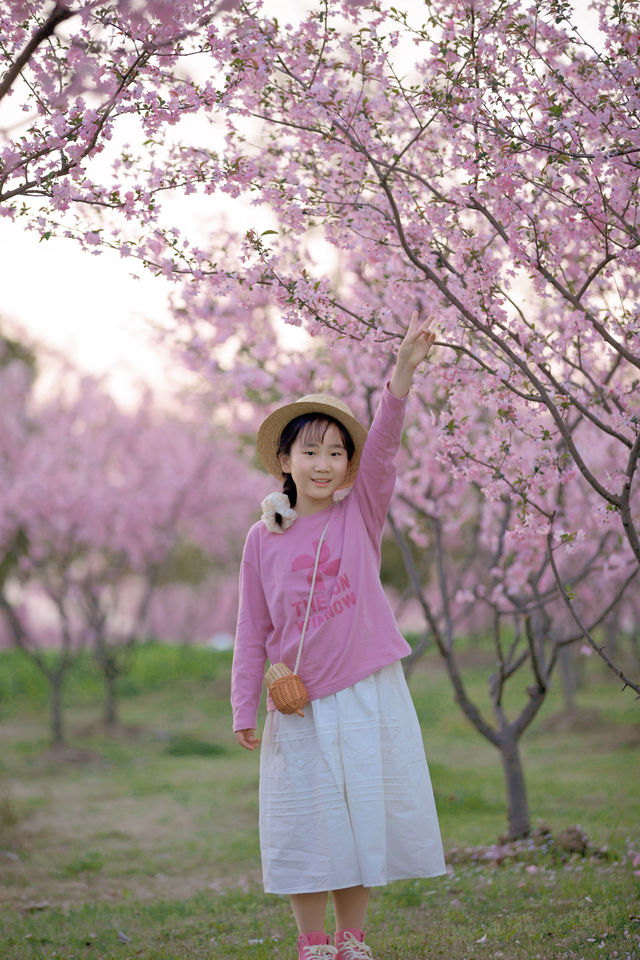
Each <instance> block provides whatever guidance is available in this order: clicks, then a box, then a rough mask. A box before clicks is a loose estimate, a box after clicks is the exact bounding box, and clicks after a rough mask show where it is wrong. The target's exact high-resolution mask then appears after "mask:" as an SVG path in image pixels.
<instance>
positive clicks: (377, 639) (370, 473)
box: [231, 313, 445, 960]
mask: <svg viewBox="0 0 640 960" xmlns="http://www.w3.org/2000/svg"><path fill="white" fill-rule="evenodd" d="M430 323H431V321H427V322H425V323H422V324H421V323H420V322H419V321H418V316H417V314H416V313H414V314H413V315H412V317H411V321H410V323H409V330H408V332H407V335H406V336H405V338H404V340H403V341H402V344H401V345H400V348H399V350H398V355H397V359H396V364H395V368H394V371H393V374H392V377H391V380H390V381H389V382H388V384H387V385H386V386H385V388H384V390H383V394H382V397H381V400H380V404H379V407H378V410H377V412H376V415H375V418H374V420H373V424H372V425H371V429H370V430H369V433H368V435H367V431H366V430H365V428H364V427H363V426H362V425H361V424H360V423H359V422H358V421H357V420H356V419H355V417H354V416H353V415H352V413H351V411H350V410H349V407H348V406H347V405H346V404H344V403H342V402H341V401H339V400H336V399H335V398H334V397H328V396H323V395H312V396H308V397H302V398H301V399H300V400H297V401H296V402H295V403H290V404H287V405H286V406H284V407H281V408H279V409H278V410H276V411H275V412H274V413H272V414H271V415H270V416H269V417H267V419H266V420H265V421H264V423H263V424H262V426H261V427H260V430H259V432H258V453H259V455H260V457H261V459H262V461H263V463H264V464H265V466H266V467H267V469H268V470H269V472H270V473H272V474H273V475H274V476H276V477H277V478H278V479H279V480H284V483H283V493H276V494H271V495H270V496H269V497H266V498H265V500H264V501H263V503H262V506H263V510H264V513H263V515H262V518H261V520H260V521H259V522H258V523H256V524H254V526H253V527H251V529H250V530H249V533H248V535H247V540H246V543H245V547H244V554H243V558H242V566H241V571H240V608H239V614H238V626H237V634H236V642H235V651H234V659H233V672H232V689H231V702H232V706H233V714H234V730H235V732H236V737H237V739H238V743H239V744H240V745H241V746H243V747H245V748H246V749H247V750H255V749H256V747H258V746H259V744H260V740H259V739H258V738H257V737H256V716H257V711H258V703H259V700H260V695H261V689H262V684H263V680H264V669H265V664H266V661H267V660H269V661H271V663H277V662H284V663H286V664H287V665H288V666H289V667H290V668H292V669H293V668H294V665H295V663H296V659H297V658H298V654H299V648H300V640H301V635H302V634H303V628H304V626H305V620H306V621H307V623H306V628H305V633H304V643H303V647H302V651H301V653H300V665H299V668H298V673H299V674H300V676H301V677H302V680H303V681H304V684H305V686H306V688H307V691H308V694H309V698H310V701H311V702H310V703H309V704H307V706H306V707H305V708H304V711H303V713H304V716H300V715H299V714H297V713H293V714H290V715H286V714H283V713H280V712H278V711H277V710H275V709H274V707H273V703H272V701H271V698H268V702H267V707H268V710H267V720H266V724H265V729H264V736H263V745H262V753H261V762H260V846H261V853H262V867H263V877H264V886H265V890H266V891H267V892H270V893H279V894H288V895H289V896H290V898H291V904H292V908H293V913H294V916H295V920H296V923H297V926H298V932H299V937H298V956H299V960H317V958H329V957H333V958H336V960H372V954H371V950H370V948H369V947H368V946H367V945H366V943H365V942H364V933H363V927H364V922H365V915H366V910H367V904H368V900H369V892H370V888H371V887H373V886H380V885H384V884H386V883H389V882H390V881H392V880H397V879H408V878H412V877H432V876H437V875H439V874H442V873H444V872H445V863H444V857H443V852H442V844H441V840H440V832H439V829H438V821H437V815H436V809H435V804H434V800H433V793H432V790H431V782H430V779H429V772H428V769H427V763H426V760H425V756H424V749H423V744H422V735H421V732H420V727H419V724H418V720H417V717H416V713H415V709H414V707H413V703H412V701H411V698H410V695H409V691H408V688H407V685H406V682H405V680H404V675H403V672H402V666H401V664H400V659H401V658H402V657H404V656H406V654H408V653H409V651H410V647H409V645H408V644H407V642H406V641H405V640H404V638H403V636H402V634H401V633H400V631H399V630H398V627H397V624H396V622H395V620H394V617H393V613H392V611H391V608H390V605H389V603H388V601H387V599H386V596H385V594H384V591H383V589H382V585H381V583H380V543H381V539H382V531H383V527H384V523H385V518H386V513H387V509H388V506H389V502H390V500H391V495H392V493H393V488H394V483H395V467H394V458H395V455H396V452H397V450H398V447H399V444H400V438H401V432H402V424H403V419H404V409H405V405H406V397H407V395H408V392H409V388H410V386H411V381H412V379H413V374H414V372H415V369H416V367H417V366H418V364H419V363H420V362H421V361H422V360H423V359H424V358H425V357H426V355H427V353H428V352H429V350H430V348H431V346H432V344H433V341H434V339H435V335H434V334H433V333H431V332H430V331H429V326H430ZM349 486H351V489H350V490H349V492H348V495H346V496H343V497H342V498H337V497H335V496H334V495H335V494H336V493H337V491H339V490H343V489H344V488H345V487H349ZM294 508H295V509H294ZM314 569H315V579H314V576H313V574H314ZM312 588H313V589H312ZM310 594H311V599H310ZM328 891H331V893H332V897H333V905H334V912H335V919H336V927H337V930H336V932H335V939H334V944H331V942H330V940H329V937H328V936H327V935H326V934H325V932H324V922H325V911H326V903H327V893H328Z"/></svg>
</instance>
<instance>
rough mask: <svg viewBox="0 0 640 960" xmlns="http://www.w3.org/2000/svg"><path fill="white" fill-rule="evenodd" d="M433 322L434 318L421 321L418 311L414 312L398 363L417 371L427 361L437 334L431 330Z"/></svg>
mask: <svg viewBox="0 0 640 960" xmlns="http://www.w3.org/2000/svg"><path fill="white" fill-rule="evenodd" d="M433 322H434V318H433V317H429V318H428V319H427V320H423V321H421V320H420V319H419V318H418V311H417V310H414V311H413V313H412V314H411V319H410V320H409V329H408V330H407V332H406V334H405V337H404V340H403V341H402V343H401V344H400V347H399V348H398V357H397V361H396V362H397V363H400V364H403V365H405V364H406V366H407V367H411V368H413V369H414V370H415V368H416V367H417V366H418V364H419V363H420V362H421V361H422V360H424V359H425V357H426V356H427V354H428V353H429V351H430V350H431V347H432V346H433V344H434V343H435V339H436V335H435V332H434V331H432V330H431V329H430V328H431V326H432V324H433Z"/></svg>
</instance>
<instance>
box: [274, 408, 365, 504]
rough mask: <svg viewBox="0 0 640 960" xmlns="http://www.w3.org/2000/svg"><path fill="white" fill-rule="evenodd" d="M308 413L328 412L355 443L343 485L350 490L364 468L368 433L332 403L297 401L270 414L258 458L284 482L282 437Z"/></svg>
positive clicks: (352, 417)
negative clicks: (286, 430) (281, 460)
mask: <svg viewBox="0 0 640 960" xmlns="http://www.w3.org/2000/svg"><path fill="white" fill-rule="evenodd" d="M305 413H324V414H326V416H328V417H332V418H333V419H334V420H337V421H338V422H339V423H341V424H342V426H343V427H344V428H345V430H347V432H348V433H349V436H350V437H351V439H352V440H353V445H354V447H355V450H354V454H353V457H352V458H351V460H350V461H349V469H348V470H347V475H346V477H345V480H344V484H343V486H345V487H346V486H348V485H349V484H351V483H353V481H354V480H355V478H356V474H357V472H358V467H359V466H360V456H361V454H362V449H363V447H364V443H365V440H366V439H367V430H366V428H365V427H363V425H362V424H361V423H360V421H359V420H356V418H355V417H354V416H353V415H351V414H349V413H346V412H345V411H343V410H341V409H340V408H339V407H336V406H333V404H331V403H328V402H327V403H323V402H322V401H316V400H295V401H294V402H293V403H287V404H285V405H284V406H283V407H278V409H277V410H274V411H273V413H270V414H269V416H268V417H267V418H266V419H265V420H264V421H263V422H262V424H261V425H260V429H259V430H258V436H257V448H258V456H259V457H260V460H261V461H262V463H263V464H264V466H265V467H266V469H267V470H268V471H269V473H270V474H271V475H272V476H273V477H276V479H277V480H283V479H284V474H283V472H282V467H281V465H280V460H279V458H278V446H279V444H280V437H281V436H282V431H283V430H284V428H285V427H286V426H287V424H288V423H291V421H292V420H295V419H296V417H300V416H302V415H303V414H305Z"/></svg>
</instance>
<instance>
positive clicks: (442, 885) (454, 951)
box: [0, 645, 640, 960]
mask: <svg viewBox="0 0 640 960" xmlns="http://www.w3.org/2000/svg"><path fill="white" fill-rule="evenodd" d="M480 659H481V658H480ZM228 671H229V657H228V655H226V654H220V653H213V652H210V651H204V650H188V649H184V648H183V649H177V648H161V647H156V646H154V645H150V646H148V647H145V648H142V649H141V650H140V651H139V653H138V654H137V655H136V657H135V659H134V661H133V664H132V670H131V674H130V675H129V677H128V678H127V681H126V684H124V689H123V697H122V703H121V708H122V724H121V725H120V726H119V727H118V728H117V729H116V730H115V731H113V732H112V733H110V734H107V733H105V731H104V730H103V729H102V728H101V726H100V724H98V723H96V720H97V718H98V712H99V710H98V707H99V697H100V683H99V678H98V677H97V676H96V675H95V673H94V672H93V669H92V666H91V664H90V662H88V661H83V662H81V663H80V664H79V665H78V667H77V670H76V671H75V673H74V675H72V677H71V681H70V684H69V688H68V691H67V722H68V734H69V743H70V747H71V748H72V749H71V750H69V751H66V752H62V753H61V752H55V751H53V752H52V751H51V750H49V749H48V745H47V728H46V722H47V714H46V688H44V686H43V684H42V683H41V681H40V679H39V678H38V677H37V676H36V675H34V673H33V669H32V668H31V667H30V666H29V665H28V664H27V663H26V661H23V660H22V659H21V658H19V657H18V656H17V655H16V654H14V653H4V654H0V697H2V699H1V700H0V774H1V777H2V781H1V786H0V884H1V885H0V901H1V902H2V903H3V905H4V907H3V908H2V910H1V912H0V929H1V933H0V942H1V943H2V948H1V950H0V954H1V956H2V957H3V958H11V960H14V958H16V960H32V958H33V960H36V958H37V960H45V958H46V960H49V958H53V957H56V958H64V960H89V958H91V960H111V958H114V960H116V958H123V960H125V958H127V960H129V958H134V957H135V958H138V957H139V958H142V960H165V958H167V960H169V958H170V960H178V958H180V960H183V958H185V960H186V958H189V960H205V958H206V960H225V958H232V957H233V958H234V960H235V958H237V957H242V958H249V960H276V958H281V957H282V958H289V957H292V956H293V954H294V951H293V950H292V944H293V942H294V939H295V933H294V926H293V923H292V920H291V916H290V911H289V908H288V904H287V902H286V900H285V899H284V898H279V897H273V896H268V895H265V894H264V893H263V892H262V890H261V885H260V869H259V849H258V836H257V807H258V798H257V790H258V758H257V756H255V755H253V754H249V753H246V752H245V751H241V750H239V749H238V748H237V747H236V745H235V741H234V738H233V734H232V733H231V730H230V724H229V709H228V706H227V686H228ZM465 675H466V678H467V680H468V683H469V689H470V690H471V691H472V693H473V695H474V698H475V699H476V700H477V702H478V703H479V704H481V705H482V704H486V694H485V692H484V684H485V681H484V676H485V673H484V672H483V664H482V663H481V662H479V658H478V656H477V655H475V654H474V656H470V657H469V664H468V668H467V670H466V672H465ZM411 686H412V692H413V695H414V699H415V702H416V706H417V709H418V713H419V716H420V719H421V722H422V725H423V730H424V736H425V743H426V747H427V754H428V757H429V761H430V768H431V773H432V779H433V783H434V789H435V792H436V797H437V801H438V808H439V813H440V821H441V828H442V833H443V839H444V843H445V848H446V849H447V851H448V852H449V854H450V860H451V866H450V872H449V874H448V875H447V876H446V877H442V878H438V879H435V880H430V881H427V880H425V881H407V882H404V883H396V884H392V885H391V886H389V887H386V888H382V889H379V890H376V891H375V892H374V895H373V897H372V903H371V909H370V916H369V930H370V942H371V943H372V944H374V945H375V955H376V957H377V958H379V960H422V958H425V960H426V958H427V957H428V958H429V960H436V958H442V960H445V958H446V960H484V958H487V960H488V958H492V960H493V958H495V960H497V958H508V960H592V958H596V957H598V958H603V957H606V958H607V960H640V889H639V888H640V859H637V860H636V859H635V858H636V857H637V855H638V854H640V836H639V832H638V773H637V771H638V752H639V748H640V738H639V736H638V705H637V704H636V703H635V701H634V700H633V698H632V697H630V696H628V695H624V694H621V693H620V692H619V691H618V689H617V688H616V685H615V684H611V682H610V680H609V679H608V677H607V676H606V675H605V674H604V673H602V672H601V670H600V669H599V668H598V666H597V665H595V664H590V665H589V675H588V677H587V685H586V686H585V688H584V690H583V691H582V693H581V697H580V708H581V709H580V713H579V714H578V715H577V717H574V718H573V719H571V718H567V717H566V716H565V715H564V714H563V713H562V710H561V708H562V703H561V699H560V696H559V694H558V693H557V692H555V691H553V692H552V693H551V695H550V697H549V701H548V703H546V704H545V707H544V708H543V711H542V714H541V716H540V717H539V718H538V719H537V720H536V722H535V724H534V726H533V727H532V728H531V729H530V731H528V733H527V734H526V736H525V738H524V741H523V744H522V750H523V757H524V762H525V770H526V776H527V784H528V790H529V802H530V807H531V812H532V818H533V820H534V822H537V821H539V820H544V821H545V822H546V824H548V826H549V828H550V830H551V831H552V833H553V834H554V835H557V834H558V832H559V831H560V830H562V829H563V828H564V827H567V826H568V825H570V824H580V825H581V826H582V828H583V829H584V830H585V831H586V833H587V834H588V836H589V839H590V844H591V849H590V855H588V856H586V857H581V856H578V855H568V854H565V853H562V852H561V851H559V849H558V848H557V846H555V845H554V844H544V845H541V846H537V847H536V846H525V847H523V849H522V850H521V851H520V854H519V856H518V857H517V858H516V859H513V860H509V859H505V860H504V861H503V862H499V861H500V860H501V856H500V855H496V854H495V851H493V852H492V851H488V852H487V856H488V857H493V860H491V859H486V858H485V856H484V850H482V849H479V850H470V851H466V852H465V853H461V852H460V851H461V850H464V849H465V848H468V847H474V846H477V847H483V848H486V846H487V845H490V844H493V843H494V842H495V841H496V838H497V837H498V836H499V834H501V833H502V832H503V831H504V830H505V826H506V819H505V804H504V791H503V784H502V774H501V768H500V763H499V757H498V754H497V752H496V751H495V749H494V748H493V747H492V746H491V745H490V744H488V743H486V742H485V741H483V740H482V739H481V738H480V737H479V736H478V734H476V733H475V732H474V731H473V730H472V729H471V728H470V726H469V725H468V723H467V721H466V720H465V719H464V717H463V716H462V714H461V713H460V711H459V709H458V708H457V706H456V705H455V704H454V702H453V698H452V694H451V691H450V689H449V686H448V683H447V681H446V677H445V675H444V674H443V672H442V667H441V665H440V664H439V662H438V661H437V659H435V658H434V657H428V658H426V659H425V660H424V661H422V663H421V665H420V667H419V669H417V670H416V673H415V675H414V677H413V678H412V682H411ZM456 851H457V852H456ZM459 861H460V862H459ZM634 861H635V862H634Z"/></svg>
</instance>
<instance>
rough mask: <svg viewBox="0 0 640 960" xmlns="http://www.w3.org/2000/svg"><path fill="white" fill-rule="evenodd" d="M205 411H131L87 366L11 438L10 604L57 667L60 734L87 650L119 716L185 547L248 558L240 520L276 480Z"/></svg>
mask: <svg viewBox="0 0 640 960" xmlns="http://www.w3.org/2000/svg"><path fill="white" fill-rule="evenodd" d="M2 379H3V381H4V379H5V377H4V376H3V378H2ZM187 412H189V413H190V416H187V415H186V414H187ZM198 414H199V415H198V417H197V418H196V417H195V416H194V411H193V409H191V410H190V411H187V409H184V410H182V411H181V412H180V411H178V412H176V411H174V412H172V413H168V412H167V411H163V410H161V409H158V407H157V406H156V405H154V404H153V403H152V401H151V399H150V398H146V400H145V402H144V403H143V404H142V405H141V406H140V408H139V409H138V410H136V411H134V412H132V413H128V412H124V411H122V410H120V409H119V408H118V407H117V405H116V404H115V402H114V401H113V400H112V399H111V398H110V397H109V396H108V395H107V394H106V393H105V392H104V390H103V388H102V386H101V384H100V383H99V382H97V381H95V380H93V379H91V378H82V379H78V378H77V376H76V377H75V378H74V383H73V384H72V386H71V387H70V388H68V389H66V390H65V389H62V390H61V392H60V394H59V395H58V396H56V397H54V398H49V399H47V400H46V401H40V402H39V403H35V402H34V403H32V404H31V407H30V409H29V410H28V417H27V418H26V420H25V423H24V429H23V431H22V434H21V435H20V436H19V437H15V438H13V439H14V442H13V444H11V445H10V444H8V443H7V444H5V445H4V450H3V457H2V463H1V473H2V489H3V509H2V547H3V548H4V549H5V551H6V555H7V556H11V557H12V558H13V562H12V564H11V566H9V567H8V568H7V569H6V572H5V576H3V578H2V582H1V583H0V610H1V611H2V613H3V614H4V618H5V622H6V624H7V625H8V628H9V631H10V634H11V637H12V640H13V642H14V643H15V644H16V645H17V646H18V647H19V648H20V649H21V650H23V651H24V653H25V654H26V655H28V656H29V657H30V658H31V659H32V660H33V662H34V663H35V664H36V665H37V666H38V667H39V669H40V670H41V671H42V672H43V673H44V674H45V676H46V677H47V679H48V682H49V684H50V689H51V715H52V724H51V727H52V740H53V742H54V743H61V742H62V741H63V738H64V731H63V709H62V707H63V702H62V697H63V687H64V681H65V679H66V677H67V675H68V672H69V670H70V669H71V667H72V665H73V663H74V661H75V659H76V658H77V656H78V655H79V654H80V653H81V652H82V651H83V650H87V649H89V650H92V651H93V652H94V653H95V655H96V657H97V660H98V663H99V665H100V667H101V669H102V672H103V676H104V678H105V688H106V701H105V720H106V722H107V723H109V724H112V723H114V722H115V721H116V719H117V712H116V683H117V680H118V678H119V677H120V676H121V675H122V673H123V672H124V671H125V670H126V668H127V664H128V662H129V659H130V654H131V651H132V649H133V647H134V645H135V643H136V642H137V640H138V639H139V638H140V636H141V635H144V633H145V630H146V629H147V626H148V623H149V612H150V608H151V603H152V599H153V595H154V591H155V590H156V589H158V588H159V587H160V586H161V585H163V584H164V583H166V582H167V581H168V580H170V579H171V578H172V577H175V576H176V574H175V573H174V572H172V565H174V566H175V560H176V554H177V553H179V552H180V551H181V550H183V549H184V547H185V546H187V545H190V546H191V547H192V549H196V550H197V551H198V553H199V555H200V558H201V562H202V564H203V566H204V567H205V568H206V567H207V565H208V566H209V568H211V567H212V565H213V564H214V563H217V564H218V565H219V566H222V565H223V564H225V563H227V564H229V565H230V566H233V567H234V568H235V564H237V562H238V560H239V545H238V540H239V537H238V530H239V529H244V528H245V527H246V526H247V525H248V522H249V518H250V517H253V516H254V515H255V512H256V509H257V507H256V505H257V503H258V502H259V499H260V491H261V489H263V488H264V481H263V479H262V478H260V477H259V476H257V475H252V474H251V473H249V472H248V471H242V472H240V471H239V470H238V466H237V458H236V457H235V455H234V446H233V444H232V442H231V441H230V440H229V438H227V437H225V436H224V434H223V433H222V432H221V431H220V430H219V429H214V428H213V427H212V426H211V425H210V424H208V423H207V420H206V418H205V415H204V411H202V410H199V411H198ZM235 474H237V477H236V479H235V482H234V484H233V485H230V484H229V483H228V479H229V477H230V476H233V475H235Z"/></svg>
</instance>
